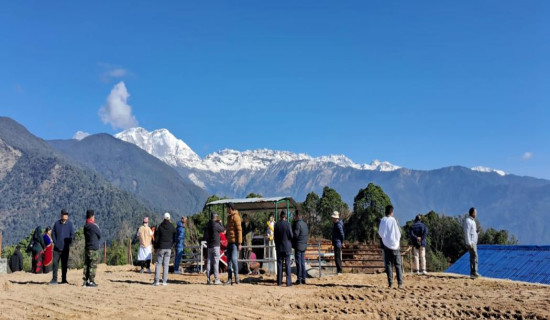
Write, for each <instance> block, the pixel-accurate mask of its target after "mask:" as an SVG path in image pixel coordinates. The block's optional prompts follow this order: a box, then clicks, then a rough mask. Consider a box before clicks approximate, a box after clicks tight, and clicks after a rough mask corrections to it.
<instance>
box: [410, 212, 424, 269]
mask: <svg viewBox="0 0 550 320" xmlns="http://www.w3.org/2000/svg"><path fill="white" fill-rule="evenodd" d="M410 237H411V243H412V245H413V247H414V263H415V266H416V274H420V268H419V261H418V260H420V262H421V264H422V273H423V274H428V271H426V245H427V240H426V238H427V237H428V228H427V227H426V225H425V224H424V223H422V215H420V214H419V215H417V216H416V218H415V219H414V224H413V225H412V227H411V232H410ZM419 256H420V257H419ZM419 258H420V259H419Z"/></svg>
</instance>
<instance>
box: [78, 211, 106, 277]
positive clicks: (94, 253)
mask: <svg viewBox="0 0 550 320" xmlns="http://www.w3.org/2000/svg"><path fill="white" fill-rule="evenodd" d="M99 240H101V230H99V227H98V226H97V224H95V213H94V210H86V225H85V226H84V277H83V280H84V284H83V285H82V286H84V287H97V284H96V283H95V271H96V269H97V262H98V261H99Z"/></svg>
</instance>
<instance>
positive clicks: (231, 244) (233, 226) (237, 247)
mask: <svg viewBox="0 0 550 320" xmlns="http://www.w3.org/2000/svg"><path fill="white" fill-rule="evenodd" d="M227 210H228V213H229V216H228V217H227V259H228V260H227V282H226V285H233V283H235V284H238V283H239V263H238V261H237V258H238V256H239V251H241V243H242V242H243V232H242V225H241V216H240V215H239V211H238V210H236V209H235V204H233V203H228V204H227ZM233 273H235V282H233V280H232V277H233Z"/></svg>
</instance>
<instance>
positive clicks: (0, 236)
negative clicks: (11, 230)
mask: <svg viewBox="0 0 550 320" xmlns="http://www.w3.org/2000/svg"><path fill="white" fill-rule="evenodd" d="M1 257H2V230H0V258H1Z"/></svg>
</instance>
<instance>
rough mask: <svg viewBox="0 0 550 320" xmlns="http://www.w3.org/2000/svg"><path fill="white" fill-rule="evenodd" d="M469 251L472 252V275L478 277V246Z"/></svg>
mask: <svg viewBox="0 0 550 320" xmlns="http://www.w3.org/2000/svg"><path fill="white" fill-rule="evenodd" d="M468 251H470V275H471V276H476V275H478V272H477V245H475V244H474V245H473V246H471V247H470V248H469V249H468Z"/></svg>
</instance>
